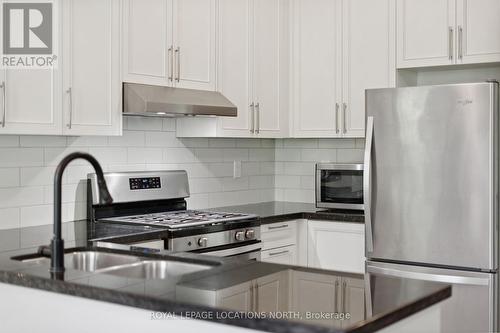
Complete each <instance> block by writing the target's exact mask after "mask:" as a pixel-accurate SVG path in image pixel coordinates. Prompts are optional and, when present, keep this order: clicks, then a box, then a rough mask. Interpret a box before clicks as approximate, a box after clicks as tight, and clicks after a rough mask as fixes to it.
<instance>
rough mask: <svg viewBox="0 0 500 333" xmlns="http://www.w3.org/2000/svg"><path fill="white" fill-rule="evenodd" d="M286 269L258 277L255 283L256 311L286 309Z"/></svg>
mask: <svg viewBox="0 0 500 333" xmlns="http://www.w3.org/2000/svg"><path fill="white" fill-rule="evenodd" d="M288 277H289V275H288V271H282V272H278V273H275V274H271V275H268V276H264V277H261V278H258V279H257V280H256V281H255V284H256V293H257V295H256V304H255V309H253V310H254V311H257V312H266V313H269V312H274V313H276V312H286V311H288V295H289V292H288V288H289V278H288Z"/></svg>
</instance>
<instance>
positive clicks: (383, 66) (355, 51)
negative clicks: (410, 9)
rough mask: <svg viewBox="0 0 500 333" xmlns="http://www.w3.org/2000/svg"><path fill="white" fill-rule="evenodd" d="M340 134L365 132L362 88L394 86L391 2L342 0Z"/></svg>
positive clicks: (393, 11) (389, 0) (353, 134)
mask: <svg viewBox="0 0 500 333" xmlns="http://www.w3.org/2000/svg"><path fill="white" fill-rule="evenodd" d="M342 13H343V15H342V18H343V21H342V32H343V38H342V41H343V47H342V81H343V83H342V105H341V110H342V114H341V119H342V124H340V126H339V127H340V128H341V131H342V134H343V137H364V135H365V89H371V88H388V87H394V86H395V84H396V82H395V78H396V68H395V66H396V64H395V55H394V54H395V46H396V45H395V41H394V31H395V30H394V29H395V19H394V15H395V14H394V13H395V2H394V1H393V0H343V1H342Z"/></svg>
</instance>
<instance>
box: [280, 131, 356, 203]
mask: <svg viewBox="0 0 500 333" xmlns="http://www.w3.org/2000/svg"><path fill="white" fill-rule="evenodd" d="M364 144H365V141H364V139H283V140H281V139H280V140H276V153H275V158H276V171H275V174H276V175H275V199H276V200H278V201H294V202H314V165H315V164H316V162H338V163H362V162H363V152H364Z"/></svg>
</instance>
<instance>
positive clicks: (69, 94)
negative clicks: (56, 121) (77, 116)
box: [66, 88, 73, 129]
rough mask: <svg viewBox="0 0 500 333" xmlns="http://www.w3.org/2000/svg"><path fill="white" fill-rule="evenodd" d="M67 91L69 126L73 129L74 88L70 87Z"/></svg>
mask: <svg viewBox="0 0 500 333" xmlns="http://www.w3.org/2000/svg"><path fill="white" fill-rule="evenodd" d="M66 93H67V94H68V98H69V122H68V125H67V126H68V128H69V129H71V127H72V126H73V90H72V89H71V88H68V90H66Z"/></svg>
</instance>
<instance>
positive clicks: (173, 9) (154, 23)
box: [123, 0, 217, 90]
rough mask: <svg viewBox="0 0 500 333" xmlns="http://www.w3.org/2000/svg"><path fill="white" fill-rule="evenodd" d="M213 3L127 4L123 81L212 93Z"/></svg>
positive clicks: (131, 0)
mask: <svg viewBox="0 0 500 333" xmlns="http://www.w3.org/2000/svg"><path fill="white" fill-rule="evenodd" d="M216 14H217V0H126V1H125V2H124V8H123V32H124V33H123V79H124V81H126V82H133V83H142V84H152V85H161V86H172V87H178V88H187V89H200V90H215V84H216V78H215V77H216V46H217V43H216V38H217V35H216V26H217V24H216Z"/></svg>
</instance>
